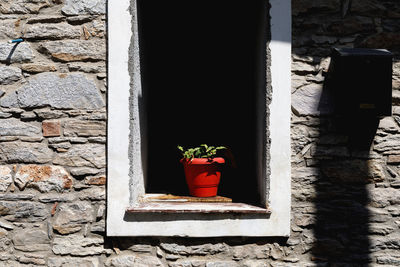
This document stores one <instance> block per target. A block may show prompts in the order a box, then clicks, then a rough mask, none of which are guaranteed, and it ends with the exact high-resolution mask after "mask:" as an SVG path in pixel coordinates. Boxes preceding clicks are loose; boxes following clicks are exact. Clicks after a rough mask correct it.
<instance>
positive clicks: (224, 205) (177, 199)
mask: <svg viewBox="0 0 400 267" xmlns="http://www.w3.org/2000/svg"><path fill="white" fill-rule="evenodd" d="M126 212H128V213H216V214H221V213H223V214H227V213H229V214H270V213H271V211H270V210H269V209H264V208H260V207H257V206H253V205H248V204H244V203H232V200H231V199H230V198H226V197H219V196H217V197H213V198H196V197H185V196H172V195H161V194H147V195H145V196H144V197H143V199H142V201H141V202H140V203H139V204H138V205H137V206H135V207H129V208H127V209H126Z"/></svg>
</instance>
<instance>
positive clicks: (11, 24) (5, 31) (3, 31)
mask: <svg viewBox="0 0 400 267" xmlns="http://www.w3.org/2000/svg"><path fill="white" fill-rule="evenodd" d="M16 22H17V21H16V20H2V21H1V24H0V38H1V39H7V38H10V39H12V38H18V33H17V32H16V30H15V28H16V27H15V23H16Z"/></svg>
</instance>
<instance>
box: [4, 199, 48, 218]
mask: <svg viewBox="0 0 400 267" xmlns="http://www.w3.org/2000/svg"><path fill="white" fill-rule="evenodd" d="M0 215H2V218H3V219H5V220H7V221H11V222H25V221H26V222H41V221H43V220H45V219H47V218H49V217H50V210H49V209H47V207H46V205H44V204H42V203H36V202H28V201H15V200H14V201H0Z"/></svg>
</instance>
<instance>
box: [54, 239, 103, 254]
mask: <svg viewBox="0 0 400 267" xmlns="http://www.w3.org/2000/svg"><path fill="white" fill-rule="evenodd" d="M103 243H104V240H103V238H102V237H98V236H97V237H84V236H83V235H68V236H65V237H55V238H54V241H53V249H52V250H53V252H54V254H56V255H73V256H88V255H98V254H101V253H103V252H104V251H105V249H104V248H103V247H102V246H100V245H102V244H103Z"/></svg>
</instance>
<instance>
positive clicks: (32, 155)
mask: <svg viewBox="0 0 400 267" xmlns="http://www.w3.org/2000/svg"><path fill="white" fill-rule="evenodd" d="M52 155H53V151H51V150H50V149H49V148H48V147H47V146H46V145H45V144H41V143H27V142H6V143H0V161H2V162H7V163H46V162H49V161H50V160H51V159H52Z"/></svg>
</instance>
